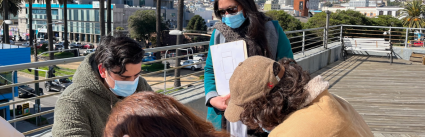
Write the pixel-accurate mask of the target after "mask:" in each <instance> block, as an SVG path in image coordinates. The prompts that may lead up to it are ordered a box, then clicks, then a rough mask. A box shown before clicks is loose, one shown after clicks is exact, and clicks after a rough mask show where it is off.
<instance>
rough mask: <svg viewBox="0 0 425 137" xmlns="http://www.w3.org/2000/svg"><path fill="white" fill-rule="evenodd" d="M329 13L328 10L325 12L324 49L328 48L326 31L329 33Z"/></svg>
mask: <svg viewBox="0 0 425 137" xmlns="http://www.w3.org/2000/svg"><path fill="white" fill-rule="evenodd" d="M330 15H331V12H330V11H329V10H327V11H326V28H325V44H324V46H325V49H327V48H328V31H329V16H330Z"/></svg>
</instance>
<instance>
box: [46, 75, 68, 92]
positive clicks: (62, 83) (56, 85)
mask: <svg viewBox="0 0 425 137" xmlns="http://www.w3.org/2000/svg"><path fill="white" fill-rule="evenodd" d="M71 84H72V81H71V80H70V79H68V78H63V79H55V80H53V81H46V82H45V83H44V87H45V88H46V90H47V91H52V90H56V91H61V92H62V91H64V90H65V89H66V88H67V87H68V86H69V85H71Z"/></svg>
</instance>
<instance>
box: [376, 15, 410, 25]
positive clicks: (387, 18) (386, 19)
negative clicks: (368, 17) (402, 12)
mask: <svg viewBox="0 0 425 137" xmlns="http://www.w3.org/2000/svg"><path fill="white" fill-rule="evenodd" d="M372 21H373V24H374V26H393V27H402V26H403V23H402V22H401V20H399V19H397V18H394V17H392V16H391V15H379V16H378V17H377V18H372ZM391 23H394V25H391Z"/></svg>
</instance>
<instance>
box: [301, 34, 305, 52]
mask: <svg viewBox="0 0 425 137" xmlns="http://www.w3.org/2000/svg"><path fill="white" fill-rule="evenodd" d="M304 45H305V31H303V47H302V52H303V56H304Z"/></svg>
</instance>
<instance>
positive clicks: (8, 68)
mask: <svg viewBox="0 0 425 137" xmlns="http://www.w3.org/2000/svg"><path fill="white" fill-rule="evenodd" d="M84 58H85V57H72V58H65V59H55V60H48V61H41V62H31V63H22V64H16V65H7V66H1V67H0V73H1V72H9V71H14V70H21V69H28V68H37V67H43V66H51V65H57V64H66V63H72V62H78V61H83V60H84Z"/></svg>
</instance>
